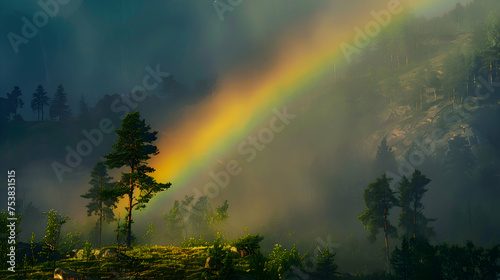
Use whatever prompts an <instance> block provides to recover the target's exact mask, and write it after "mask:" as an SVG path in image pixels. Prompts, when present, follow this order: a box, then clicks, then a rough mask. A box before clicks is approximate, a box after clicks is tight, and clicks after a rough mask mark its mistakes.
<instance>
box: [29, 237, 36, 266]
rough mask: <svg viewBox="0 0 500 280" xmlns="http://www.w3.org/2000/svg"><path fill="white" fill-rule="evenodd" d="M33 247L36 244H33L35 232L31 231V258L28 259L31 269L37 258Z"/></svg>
mask: <svg viewBox="0 0 500 280" xmlns="http://www.w3.org/2000/svg"><path fill="white" fill-rule="evenodd" d="M35 248H36V245H35V233H34V232H32V233H31V237H30V251H31V260H30V263H31V269H33V265H34V264H35V262H36V261H37V259H36V258H35Z"/></svg>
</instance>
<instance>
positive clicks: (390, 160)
mask: <svg viewBox="0 0 500 280" xmlns="http://www.w3.org/2000/svg"><path fill="white" fill-rule="evenodd" d="M394 169H396V159H395V158H394V153H393V152H392V147H389V146H388V145H387V139H386V138H385V137H384V138H383V139H382V141H381V142H380V146H379V147H378V150H377V156H376V158H375V171H376V172H377V174H381V173H384V172H387V171H391V170H394Z"/></svg>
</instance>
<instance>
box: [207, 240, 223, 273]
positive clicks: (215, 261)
mask: <svg viewBox="0 0 500 280" xmlns="http://www.w3.org/2000/svg"><path fill="white" fill-rule="evenodd" d="M208 254H209V255H210V263H209V264H210V267H215V268H216V269H217V270H220V269H221V268H222V266H223V260H224V258H225V256H226V251H225V250H224V242H223V241H222V237H221V236H220V234H217V238H216V239H215V240H214V245H213V247H210V248H209V249H208Z"/></svg>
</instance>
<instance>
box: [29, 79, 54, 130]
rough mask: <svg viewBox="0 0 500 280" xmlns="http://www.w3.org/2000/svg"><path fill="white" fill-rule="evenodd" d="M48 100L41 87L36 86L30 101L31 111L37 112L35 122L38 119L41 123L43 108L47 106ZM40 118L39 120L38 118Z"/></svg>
mask: <svg viewBox="0 0 500 280" xmlns="http://www.w3.org/2000/svg"><path fill="white" fill-rule="evenodd" d="M49 100H50V98H49V97H48V96H47V92H46V91H45V89H44V88H43V86H42V85H38V87H37V88H36V91H35V93H33V99H32V100H31V110H33V112H35V111H36V112H37V114H38V117H37V121H40V119H41V120H42V121H43V115H44V107H45V106H49ZM40 117H41V118H40Z"/></svg>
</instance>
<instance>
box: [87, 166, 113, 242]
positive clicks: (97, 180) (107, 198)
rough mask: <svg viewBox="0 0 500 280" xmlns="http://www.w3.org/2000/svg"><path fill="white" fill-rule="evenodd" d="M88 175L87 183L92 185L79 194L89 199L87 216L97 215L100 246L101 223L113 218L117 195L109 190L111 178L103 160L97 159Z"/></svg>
mask: <svg viewBox="0 0 500 280" xmlns="http://www.w3.org/2000/svg"><path fill="white" fill-rule="evenodd" d="M90 177H91V179H90V182H89V184H90V185H91V186H92V187H91V188H90V189H89V191H88V192H87V193H86V194H84V195H81V197H83V198H86V199H90V202H89V203H88V204H87V216H92V215H93V214H95V215H97V216H98V217H99V220H98V222H97V227H98V232H97V243H98V246H99V247H100V246H101V234H102V224H103V222H108V223H109V222H112V221H114V220H115V215H114V213H113V209H114V208H116V203H117V202H118V197H117V196H115V195H113V193H112V192H111V191H112V188H113V183H111V179H112V178H111V177H109V176H108V171H107V168H106V165H105V164H104V162H102V161H99V162H98V163H97V164H96V165H95V166H94V168H93V169H92V172H91V173H90ZM110 194H111V195H110Z"/></svg>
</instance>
